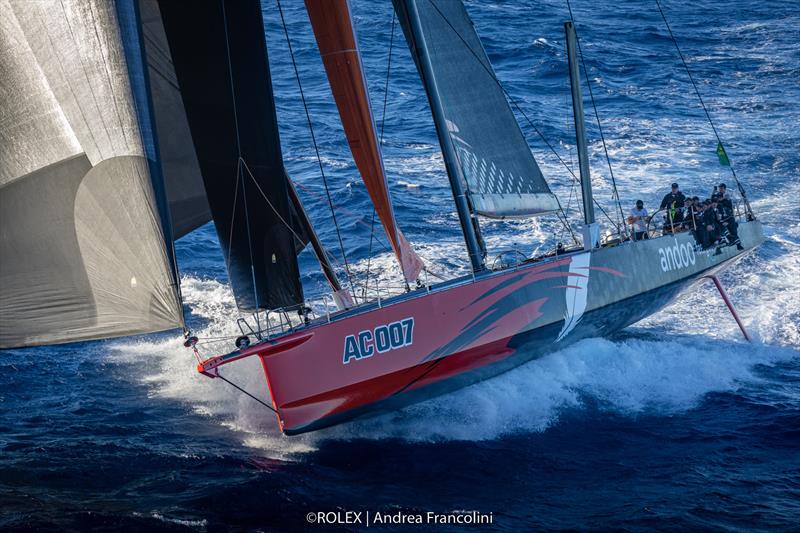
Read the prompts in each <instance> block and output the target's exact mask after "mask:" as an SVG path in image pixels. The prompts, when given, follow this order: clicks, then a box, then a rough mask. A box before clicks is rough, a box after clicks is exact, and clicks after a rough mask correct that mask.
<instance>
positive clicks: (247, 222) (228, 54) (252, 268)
mask: <svg viewBox="0 0 800 533" xmlns="http://www.w3.org/2000/svg"><path fill="white" fill-rule="evenodd" d="M220 7H221V8H222V25H223V28H224V29H225V54H226V57H227V60H228V81H229V83H230V86H231V105H232V106H233V124H234V129H235V130H236V152H237V153H238V154H239V160H238V161H237V162H236V190H235V192H234V198H233V206H234V209H233V212H232V213H231V234H233V222H234V217H235V216H236V202H237V197H238V191H239V180H242V181H244V177H243V176H242V162H243V161H244V159H242V144H241V140H240V138H239V115H238V110H237V107H236V87H235V85H234V84H233V65H232V64H231V48H230V43H229V39H228V17H227V14H226V13H225V2H220ZM242 200H243V203H244V218H245V227H246V228H247V248H248V250H249V252H250V275H251V277H252V279H253V300H254V301H255V303H256V312H255V317H256V327H257V328H258V329H259V330H260V329H261V323H260V321H259V318H258V309H259V305H258V286H257V285H256V268H255V261H254V260H253V239H252V234H251V233H250V213H249V211H248V209H247V190H246V188H245V187H244V183H242ZM231 248H233V246H231ZM228 262H229V265H228V266H229V267H230V250H228Z"/></svg>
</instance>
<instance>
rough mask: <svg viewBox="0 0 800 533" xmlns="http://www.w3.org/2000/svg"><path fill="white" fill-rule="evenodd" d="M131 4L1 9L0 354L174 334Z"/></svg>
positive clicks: (170, 275) (171, 267)
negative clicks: (1, 351)
mask: <svg viewBox="0 0 800 533" xmlns="http://www.w3.org/2000/svg"><path fill="white" fill-rule="evenodd" d="M144 71H145V68H144V62H143V58H142V55H141V42H140V38H139V35H138V34H137V32H136V12H135V4H134V3H133V2H132V1H125V0H120V1H118V2H106V1H101V0H97V1H81V2H78V1H64V2H29V1H24V0H13V1H9V0H0V73H2V75H0V347H14V346H29V345H38V344H50V343H58V342H68V341H75V340H85V339H96V338H106V337H112V336H120V335H129V334H135V333H144V332H153V331H159V330H165V329H170V328H176V327H180V326H181V325H182V324H183V316H182V312H181V302H180V295H179V291H178V286H177V279H176V278H177V272H176V268H175V260H174V255H173V253H172V248H171V241H172V236H171V228H170V221H169V215H168V213H166V212H165V209H166V205H167V200H166V197H165V191H164V183H163V181H162V176H161V174H160V171H159V165H158V162H157V146H156V143H155V141H154V131H153V127H152V123H151V122H150V113H149V109H148V102H147V90H146V89H147V87H146V85H147V79H146V76H145V74H144Z"/></svg>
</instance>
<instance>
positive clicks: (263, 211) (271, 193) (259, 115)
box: [158, 0, 303, 310]
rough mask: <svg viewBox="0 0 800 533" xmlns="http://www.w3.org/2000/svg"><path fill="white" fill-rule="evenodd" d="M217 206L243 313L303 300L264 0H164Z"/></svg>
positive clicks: (175, 59)
mask: <svg viewBox="0 0 800 533" xmlns="http://www.w3.org/2000/svg"><path fill="white" fill-rule="evenodd" d="M158 7H159V9H160V13H161V20H162V23H163V28H164V31H165V34H166V37H167V42H168V43H169V52H170V56H171V59H172V65H173V68H174V72H175V74H176V81H177V85H178V88H179V90H180V94H181V97H182V99H183V106H184V109H185V113H186V118H187V120H188V125H189V130H190V131H191V137H192V140H193V144H194V149H195V154H196V157H197V161H198V164H199V167H200V171H201V173H202V177H203V181H204V183H205V189H206V193H207V198H208V203H209V207H210V208H211V214H212V216H213V219H214V224H215V226H216V229H217V235H218V236H219V240H220V244H221V245H222V250H223V254H224V256H225V259H226V264H227V267H228V276H229V278H230V283H231V286H232V288H233V293H234V296H235V297H236V302H237V304H238V306H239V308H240V309H242V310H252V309H256V308H268V309H276V308H283V307H290V306H293V305H296V304H299V303H301V302H302V301H303V290H302V286H301V284H300V274H299V269H298V264H297V257H296V255H295V251H296V249H295V245H296V239H297V237H296V234H297V231H296V230H295V229H294V228H295V227H297V224H296V221H294V220H293V216H292V208H291V204H290V201H289V196H288V192H287V178H286V173H285V171H284V167H283V161H282V157H281V146H280V139H279V137H278V125H277V120H276V115H275V103H274V101H273V95H272V82H271V79H270V73H269V66H268V60H267V47H266V41H265V37H264V25H263V21H262V16H261V4H260V2H259V1H258V0H236V1H223V0H216V1H204V2H193V3H191V5H188V4H186V3H183V2H175V1H171V0H160V1H159V4H158Z"/></svg>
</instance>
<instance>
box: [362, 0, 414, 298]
mask: <svg viewBox="0 0 800 533" xmlns="http://www.w3.org/2000/svg"><path fill="white" fill-rule="evenodd" d="M396 20H397V14H396V13H395V12H394V9H392V32H391V33H390V35H389V59H388V60H387V64H386V84H385V85H384V88H383V113H382V116H381V136H380V139H378V150H380V149H381V146H383V129H384V126H386V104H387V102H388V100H389V75H390V74H391V72H392V48H393V46H394V26H395V21H396ZM374 238H375V206H374V205H373V206H372V222H371V223H370V229H369V250H368V251H367V279H366V281H365V282H364V292H363V298H364V300H366V299H367V290H368V289H369V267H370V263H371V262H372V241H373V240H374ZM406 285H408V282H406Z"/></svg>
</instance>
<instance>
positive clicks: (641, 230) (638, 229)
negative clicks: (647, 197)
mask: <svg viewBox="0 0 800 533" xmlns="http://www.w3.org/2000/svg"><path fill="white" fill-rule="evenodd" d="M648 221H649V219H648V217H647V209H645V208H644V202H643V201H641V200H636V207H634V208H633V209H631V214H630V216H628V223H629V224H630V225H632V226H633V240H634V241H640V240H642V239H647V238H648V237H647V222H648Z"/></svg>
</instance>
